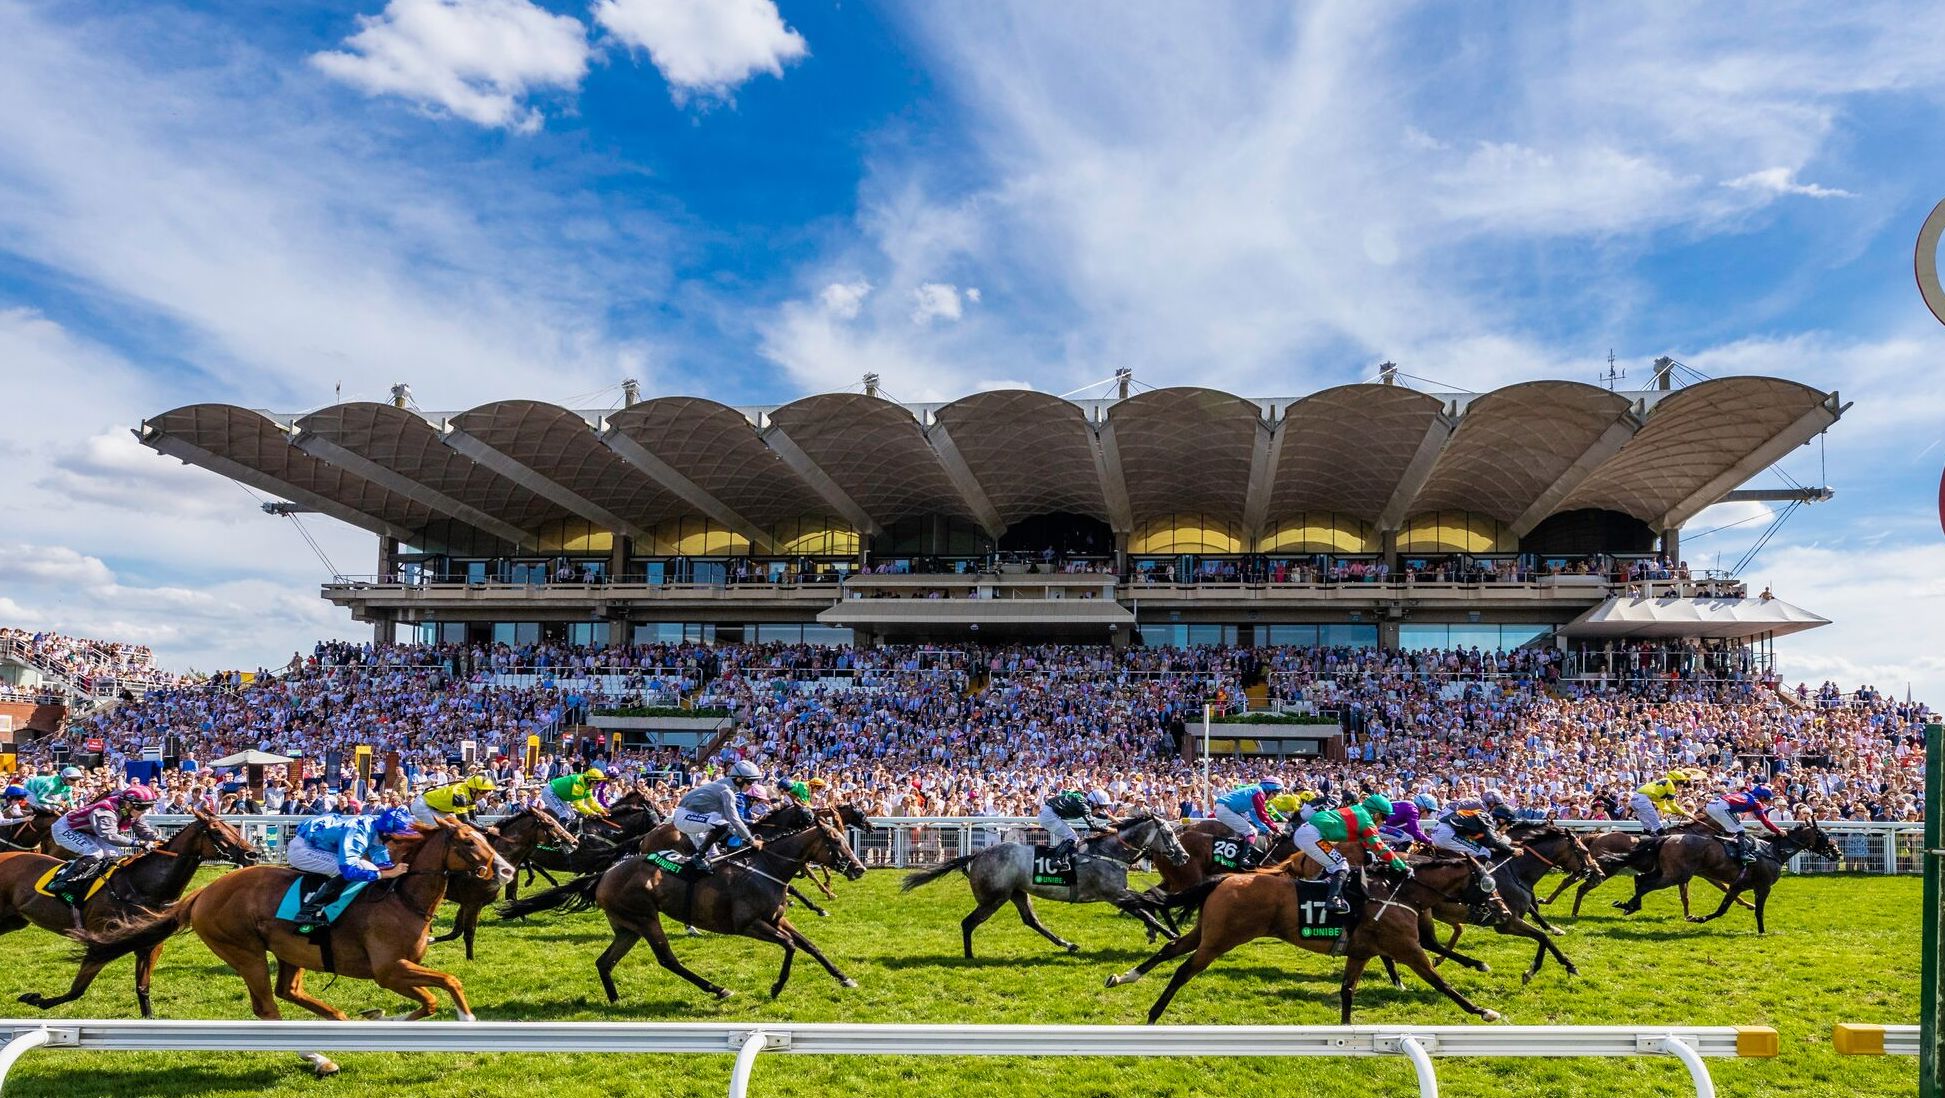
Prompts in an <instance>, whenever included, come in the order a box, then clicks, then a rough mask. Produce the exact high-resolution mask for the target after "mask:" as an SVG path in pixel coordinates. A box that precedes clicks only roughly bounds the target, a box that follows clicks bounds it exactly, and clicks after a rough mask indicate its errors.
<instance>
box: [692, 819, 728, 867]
mask: <svg viewBox="0 0 1945 1098" xmlns="http://www.w3.org/2000/svg"><path fill="white" fill-rule="evenodd" d="M728 834H729V828H728V827H726V826H724V825H722V824H717V825H716V826H715V827H712V828H710V829H709V833H708V834H707V835H704V836H703V837H702V842H700V843H698V844H696V856H695V857H693V858H691V859H689V866H690V868H691V869H693V870H695V874H696V876H698V877H707V876H710V875H711V874H713V873H715V872H716V867H715V865H714V864H713V863H711V862H710V860H709V852H710V851H712V850H714V849H716V844H717V843H720V842H722V841H723V837H724V836H725V835H728Z"/></svg>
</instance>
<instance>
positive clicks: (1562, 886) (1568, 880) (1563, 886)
mask: <svg viewBox="0 0 1945 1098" xmlns="http://www.w3.org/2000/svg"><path fill="white" fill-rule="evenodd" d="M1578 880H1580V874H1578V873H1569V874H1567V875H1566V876H1565V877H1562V878H1560V883H1559V884H1558V885H1556V886H1555V887H1554V890H1553V892H1552V893H1550V894H1549V895H1548V896H1547V898H1546V899H1544V900H1541V901H1540V902H1541V903H1543V904H1550V903H1552V902H1553V901H1555V900H1557V899H1559V898H1560V894H1561V893H1562V892H1565V891H1567V886H1568V885H1570V884H1573V883H1574V882H1575V881H1578Z"/></svg>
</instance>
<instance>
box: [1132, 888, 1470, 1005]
mask: <svg viewBox="0 0 1945 1098" xmlns="http://www.w3.org/2000/svg"><path fill="white" fill-rule="evenodd" d="M1295 861H1296V859H1290V860H1288V861H1285V862H1283V863H1282V864H1281V865H1278V866H1277V867H1275V868H1274V869H1267V870H1260V871H1257V872H1254V873H1231V874H1226V875H1224V876H1221V877H1215V878H1212V879H1210V880H1207V881H1204V882H1203V883H1201V884H1199V885H1197V886H1195V888H1193V889H1191V890H1190V894H1189V895H1188V896H1185V897H1179V898H1178V900H1179V902H1180V903H1187V904H1199V905H1200V914H1199V916H1198V917H1197V919H1196V923H1195V927H1194V929H1192V930H1190V931H1189V932H1188V933H1187V934H1184V935H1183V936H1182V937H1180V938H1177V939H1176V940H1175V941H1172V942H1170V943H1168V944H1167V945H1165V946H1163V947H1162V948H1161V950H1160V951H1159V952H1157V953H1156V954H1155V955H1154V956H1152V957H1150V958H1148V959H1147V960H1145V961H1143V962H1141V963H1140V964H1138V965H1136V966H1135V967H1134V968H1132V969H1129V970H1128V971H1127V972H1123V973H1120V974H1118V975H1115V976H1110V977H1108V986H1109V987H1119V986H1121V985H1123V984H1131V983H1134V982H1135V981H1136V980H1139V979H1141V978H1142V977H1143V976H1146V975H1147V974H1148V973H1149V972H1151V971H1153V970H1154V969H1155V968H1156V966H1158V965H1160V964H1161V963H1162V962H1164V961H1168V960H1172V959H1174V958H1176V957H1186V958H1187V960H1185V961H1183V962H1182V964H1181V966H1180V967H1178V968H1177V969H1176V970H1175V975H1174V977H1173V978H1171V979H1170V980H1169V982H1168V987H1167V988H1166V989H1165V990H1164V991H1163V992H1162V994H1161V997H1160V998H1159V999H1156V1000H1155V1005H1154V1006H1152V1007H1150V1008H1149V1009H1148V1021H1149V1023H1150V1024H1151V1025H1152V1024H1153V1023H1154V1022H1156V1021H1158V1020H1159V1019H1160V1018H1161V1016H1162V1012H1163V1011H1165V1010H1167V1009H1168V1004H1169V1001H1170V1000H1171V999H1173V998H1174V997H1175V993H1176V992H1178V991H1180V990H1181V989H1182V985H1184V984H1186V983H1188V982H1189V981H1190V980H1192V979H1194V978H1195V976H1196V975H1197V974H1198V973H1200V972H1201V971H1202V970H1203V969H1206V968H1208V967H1209V966H1210V965H1211V964H1213V963H1214V962H1215V961H1216V959H1217V958H1218V957H1221V956H1222V955H1223V954H1225V953H1228V952H1229V951H1230V950H1232V949H1235V948H1236V947H1237V946H1240V945H1242V944H1244V943H1245V942H1253V941H1255V940H1256V939H1258V938H1281V939H1282V940H1284V941H1286V942H1289V943H1290V944H1291V945H1294V946H1298V947H1300V948H1303V949H1308V950H1310V951H1311V952H1313V953H1330V952H1332V951H1333V950H1335V949H1336V948H1337V946H1338V943H1337V942H1336V941H1334V940H1331V939H1322V938H1305V937H1303V936H1302V934H1301V931H1302V927H1303V921H1302V915H1301V912H1299V910H1298V905H1299V903H1300V901H1299V899H1298V893H1297V874H1298V869H1297V866H1296V865H1295ZM1412 870H1413V872H1412V875H1411V876H1409V877H1392V876H1384V875H1380V874H1377V873H1372V874H1370V875H1368V876H1367V877H1366V879H1365V889H1366V892H1367V896H1366V898H1365V899H1364V901H1363V904H1362V906H1361V909H1360V911H1359V914H1358V917H1357V922H1356V924H1355V925H1354V926H1352V927H1351V929H1350V933H1349V937H1348V939H1347V941H1346V945H1347V949H1348V952H1347V956H1348V960H1347V961H1346V962H1345V965H1344V979H1343V982H1342V984H1341V985H1340V986H1339V987H1338V993H1337V994H1338V1003H1339V1007H1340V1010H1341V1014H1340V1020H1341V1021H1342V1022H1343V1023H1344V1024H1346V1025H1349V1024H1350V1021H1351V1002H1352V1000H1353V998H1355V997H1356V995H1357V985H1358V981H1359V980H1361V979H1362V978H1363V976H1364V969H1365V966H1367V965H1369V964H1370V962H1371V959H1372V958H1373V957H1383V958H1387V959H1394V958H1395V959H1396V960H1398V961H1401V962H1403V963H1404V965H1405V966H1406V967H1407V968H1409V969H1411V970H1412V971H1413V972H1415V973H1417V974H1418V976H1419V978H1420V979H1422V980H1424V981H1425V982H1426V983H1428V984H1430V985H1432V987H1434V988H1436V989H1437V990H1438V991H1439V993H1440V994H1442V995H1444V996H1445V997H1446V998H1448V999H1450V1000H1452V1001H1453V1002H1454V1003H1457V1004H1458V1005H1459V1006H1460V1008H1462V1009H1463V1010H1465V1012H1466V1013H1468V1014H1476V1015H1478V1016H1479V1017H1481V1018H1484V1019H1485V1020H1486V1021H1488V1022H1496V1021H1498V1020H1499V1012H1498V1011H1495V1010H1490V1009H1487V1008H1485V1007H1481V1006H1477V1005H1475V1004H1474V1003H1472V1002H1471V1001H1470V1000H1468V999H1467V998H1466V997H1465V996H1463V995H1461V994H1459V992H1458V991H1457V990H1455V989H1454V988H1453V987H1452V985H1450V984H1448V983H1446V982H1445V980H1444V979H1442V978H1441V977H1440V976H1439V974H1438V972H1437V971H1436V970H1434V969H1433V968H1432V962H1431V959H1430V958H1429V957H1427V956H1426V954H1425V949H1424V947H1423V946H1422V945H1421V944H1420V934H1421V927H1420V918H1421V913H1422V912H1423V911H1425V910H1426V909H1428V908H1431V907H1434V906H1437V905H1439V904H1443V903H1448V902H1454V901H1457V900H1459V899H1460V897H1461V896H1463V895H1464V894H1465V893H1466V892H1467V890H1469V889H1475V888H1476V887H1477V884H1476V876H1477V874H1478V872H1479V867H1478V866H1477V865H1475V864H1474V863H1472V862H1471V861H1470V860H1469V859H1465V858H1436V859H1430V860H1426V861H1421V862H1414V863H1413V865H1412Z"/></svg>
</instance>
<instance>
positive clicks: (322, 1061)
mask: <svg viewBox="0 0 1945 1098" xmlns="http://www.w3.org/2000/svg"><path fill="white" fill-rule="evenodd" d="M298 1059H300V1060H302V1061H304V1062H305V1063H307V1064H309V1065H311V1073H312V1074H313V1075H316V1076H317V1077H318V1078H320V1079H322V1078H324V1077H325V1076H327V1075H336V1074H337V1073H338V1065H337V1064H335V1063H333V1062H332V1061H331V1060H329V1059H328V1058H326V1057H325V1055H324V1054H323V1053H322V1052H304V1053H299V1054H298Z"/></svg>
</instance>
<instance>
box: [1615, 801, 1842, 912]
mask: <svg viewBox="0 0 1945 1098" xmlns="http://www.w3.org/2000/svg"><path fill="white" fill-rule="evenodd" d="M1805 851H1808V852H1810V853H1812V854H1816V855H1819V856H1821V857H1825V858H1829V859H1831V860H1832V861H1836V860H1838V859H1840V858H1842V857H1843V854H1842V852H1841V851H1839V850H1838V849H1837V844H1835V843H1833V842H1831V841H1830V836H1829V835H1828V834H1826V833H1825V832H1824V830H1823V828H1821V827H1818V826H1817V822H1816V821H1815V820H1806V821H1804V822H1803V823H1800V824H1797V825H1796V826H1795V827H1793V828H1791V829H1790V830H1789V831H1787V832H1786V833H1784V834H1782V835H1779V836H1777V837H1776V838H1774V839H1770V840H1767V841H1759V842H1758V843H1757V844H1756V857H1755V859H1754V860H1752V861H1751V862H1750V863H1749V864H1748V865H1746V866H1745V865H1742V864H1741V863H1739V862H1738V861H1737V860H1736V856H1735V855H1733V854H1731V853H1730V852H1729V850H1728V849H1727V847H1726V846H1725V845H1724V841H1723V840H1722V839H1718V838H1716V837H1715V836H1713V835H1694V834H1682V835H1668V836H1665V837H1662V838H1657V839H1649V840H1647V841H1646V842H1644V843H1642V844H1641V845H1640V846H1638V847H1636V848H1635V852H1634V854H1633V855H1632V856H1631V858H1630V860H1631V862H1632V863H1633V865H1634V868H1635V872H1636V875H1635V878H1634V896H1633V897H1632V898H1630V899H1627V900H1624V901H1621V902H1619V903H1616V904H1615V905H1614V906H1615V907H1618V908H1620V909H1621V910H1622V911H1624V912H1626V913H1627V914H1629V915H1632V914H1634V913H1635V912H1637V911H1640V910H1641V898H1642V897H1643V896H1646V895H1647V894H1648V893H1650V892H1653V891H1655V890H1657V889H1662V888H1667V887H1669V886H1671V885H1677V884H1681V883H1682V882H1684V881H1687V880H1689V879H1690V878H1692V877H1700V878H1702V879H1703V880H1707V881H1712V882H1714V883H1715V884H1718V885H1720V886H1722V888H1723V889H1724V890H1725V891H1724V892H1723V894H1722V903H1721V904H1720V905H1719V906H1718V907H1717V908H1716V909H1715V910H1714V911H1713V912H1710V913H1709V914H1707V915H1689V916H1686V918H1687V919H1688V921H1689V922H1691V923H1706V922H1708V921H1710V920H1711V919H1719V918H1721V917H1722V916H1723V914H1725V913H1726V912H1727V911H1728V910H1729V905H1730V904H1732V903H1734V902H1735V899H1736V897H1737V896H1739V895H1741V894H1742V892H1743V890H1745V889H1747V890H1748V891H1750V892H1752V893H1754V894H1755V896H1756V933H1758V934H1762V933H1764V932H1765V931H1764V929H1763V906H1764V905H1765V904H1766V903H1767V902H1768V900H1769V890H1770V889H1771V888H1773V887H1775V885H1776V879H1777V878H1778V877H1780V876H1782V875H1783V863H1784V862H1787V861H1789V860H1790V859H1791V858H1792V857H1794V856H1796V855H1797V854H1800V853H1803V852H1805Z"/></svg>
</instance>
